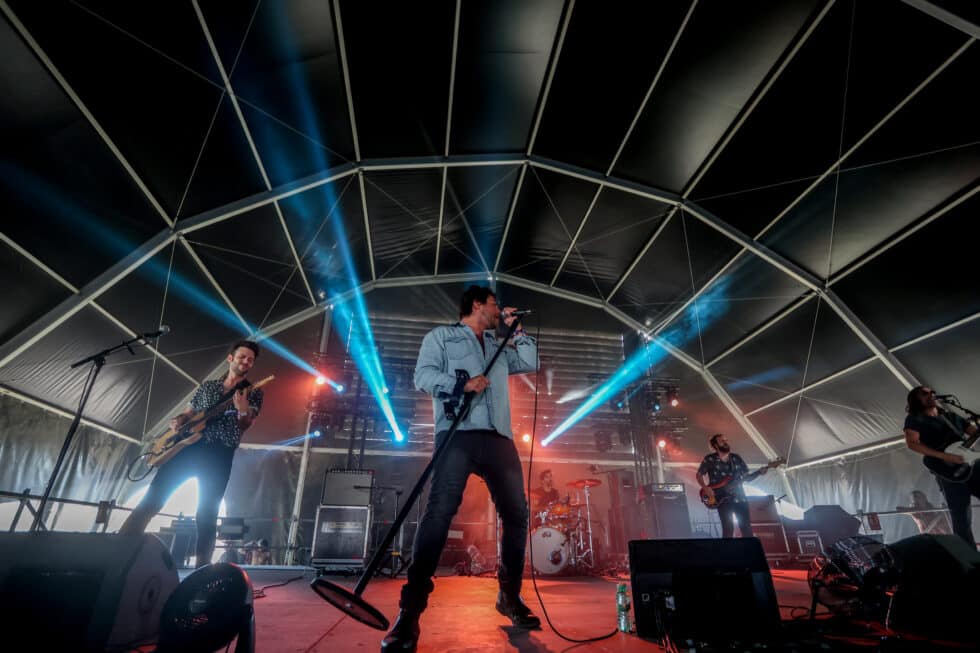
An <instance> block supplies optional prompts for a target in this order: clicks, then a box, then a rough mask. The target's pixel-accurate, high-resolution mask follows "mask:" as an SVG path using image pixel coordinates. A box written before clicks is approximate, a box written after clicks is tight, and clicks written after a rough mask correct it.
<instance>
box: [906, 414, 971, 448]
mask: <svg viewBox="0 0 980 653" xmlns="http://www.w3.org/2000/svg"><path fill="white" fill-rule="evenodd" d="M939 414H940V415H941V416H942V417H932V416H930V415H926V414H922V413H920V414H918V415H909V416H908V417H906V418H905V428H907V429H911V430H913V431H918V433H919V441H920V442H921V443H922V444H924V445H926V446H927V447H930V448H932V449H935V450H937V451H942V450H943V449H945V448H946V447H948V446H949V445H951V444H953V443H954V442H958V441H960V440H962V439H963V436H962V433H963V432H964V431H966V427H967V426H968V425H967V422H966V420H965V419H963V418H962V417H960V416H959V415H957V414H955V413H946V412H940V413H939ZM943 417H945V418H946V419H945V420H944V419H943ZM947 421H948V422H949V423H948V424H947ZM950 425H952V426H953V428H950ZM954 429H955V430H954Z"/></svg>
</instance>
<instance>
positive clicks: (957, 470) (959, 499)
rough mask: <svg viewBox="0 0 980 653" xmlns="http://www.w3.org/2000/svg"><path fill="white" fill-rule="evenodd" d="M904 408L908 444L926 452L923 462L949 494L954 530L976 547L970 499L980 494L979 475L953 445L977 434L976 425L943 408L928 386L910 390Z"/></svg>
mask: <svg viewBox="0 0 980 653" xmlns="http://www.w3.org/2000/svg"><path fill="white" fill-rule="evenodd" d="M905 410H906V411H907V412H908V417H906V418H905V444H906V446H907V447H908V448H909V449H911V450H912V451H915V452H917V453H921V454H923V458H922V462H923V464H924V465H925V466H926V467H927V468H929V471H931V472H932V473H933V474H934V475H935V476H936V482H938V483H939V489H940V490H942V493H943V496H944V497H946V505H947V506H948V507H949V517H950V520H951V521H952V522H953V532H954V533H956V534H957V535H959V536H960V537H962V538H963V539H964V540H966V542H967V543H968V544H969V545H970V546H971V547H976V542H975V541H974V539H973V526H972V524H971V517H972V516H971V514H970V513H971V509H970V500H971V497H980V474H975V473H973V465H967V464H965V463H966V462H967V461H966V459H965V458H964V456H963V455H960V454H958V453H955V451H956V448H955V447H951V446H950V445H954V444H957V443H959V442H961V441H962V440H963V439H964V436H973V435H976V433H977V427H976V425H975V424H970V423H968V422H967V421H966V420H965V419H963V418H962V417H960V416H959V415H957V414H956V413H953V412H950V411H944V410H940V408H939V403H938V402H937V400H936V393H935V392H933V390H932V388H930V387H928V386H919V387H917V388H912V389H911V390H910V391H909V394H908V397H907V403H906V405H905ZM946 449H951V450H952V451H946ZM968 451H969V450H966V451H964V454H965V453H967V452H968Z"/></svg>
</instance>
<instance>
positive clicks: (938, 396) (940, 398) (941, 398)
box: [933, 393, 956, 401]
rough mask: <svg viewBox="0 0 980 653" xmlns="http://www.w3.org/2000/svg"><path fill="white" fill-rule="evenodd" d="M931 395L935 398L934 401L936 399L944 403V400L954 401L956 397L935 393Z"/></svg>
mask: <svg viewBox="0 0 980 653" xmlns="http://www.w3.org/2000/svg"><path fill="white" fill-rule="evenodd" d="M933 395H934V396H935V397H936V399H938V400H939V401H944V400H946V399H956V395H937V394H935V393H933Z"/></svg>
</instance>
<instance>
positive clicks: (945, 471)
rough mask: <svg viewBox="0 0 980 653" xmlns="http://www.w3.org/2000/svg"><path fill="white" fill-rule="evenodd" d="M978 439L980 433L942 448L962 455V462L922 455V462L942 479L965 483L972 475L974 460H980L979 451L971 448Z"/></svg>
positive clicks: (974, 465) (947, 451)
mask: <svg viewBox="0 0 980 653" xmlns="http://www.w3.org/2000/svg"><path fill="white" fill-rule="evenodd" d="M978 439H980V433H977V434H975V435H973V436H971V437H969V438H968V439H966V440H963V441H962V442H954V443H953V444H951V445H949V446H948V447H946V448H945V449H943V453H951V454H954V455H956V456H963V462H962V463H948V462H946V461H945V460H941V459H939V458H935V457H933V456H926V457H924V458H923V459H922V462H923V463H924V464H925V466H926V467H928V468H929V471H930V472H932V473H933V474H935V475H936V476H938V477H940V478H942V479H945V480H947V481H951V482H953V483H966V482H967V481H969V480H970V479H971V478H972V477H973V470H974V469H975V468H976V462H977V461H978V460H980V452H978V451H974V450H973V446H974V445H975V444H976V443H977V440H978Z"/></svg>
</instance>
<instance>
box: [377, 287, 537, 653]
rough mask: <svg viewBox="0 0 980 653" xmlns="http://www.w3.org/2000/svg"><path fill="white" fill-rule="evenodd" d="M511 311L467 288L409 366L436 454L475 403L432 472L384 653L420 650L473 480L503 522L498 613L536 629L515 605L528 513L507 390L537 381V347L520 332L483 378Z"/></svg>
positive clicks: (527, 614)
mask: <svg viewBox="0 0 980 653" xmlns="http://www.w3.org/2000/svg"><path fill="white" fill-rule="evenodd" d="M514 310H515V309H512V308H505V309H504V310H503V311H502V312H501V310H500V308H499V307H498V306H497V298H496V296H495V295H494V293H493V291H491V290H490V289H489V288H483V287H480V286H470V287H469V288H467V289H466V291H465V292H464V293H463V296H462V299H461V301H460V309H459V316H460V320H459V322H457V323H456V324H454V325H452V326H441V327H436V328H435V329H433V330H432V331H430V332H429V333H427V334H426V336H425V338H423V340H422V347H421V349H420V351H419V357H418V362H417V363H416V366H415V387H416V388H418V389H419V390H421V391H423V392H425V393H427V394H430V395H432V412H433V415H434V417H435V431H436V435H435V440H436V446H439V445H440V444H441V443H442V442H443V438H445V437H446V435H447V434H448V431H449V428H450V426H451V424H452V421H453V417H454V415H455V413H454V410H455V406H456V405H458V402H457V401H456V400H459V399H461V398H462V396H463V393H464V392H466V393H469V392H472V393H475V395H476V396H475V397H474V399H473V403H472V410H471V411H470V413H469V415H468V417H467V418H466V419H465V420H463V422H462V423H461V424H460V426H459V429H458V430H457V431H456V434H455V435H454V436H453V439H452V440H451V441H450V443H449V448H448V449H447V450H446V451H445V453H444V454H443V457H442V458H441V459H440V462H439V465H438V466H436V468H435V469H434V470H433V475H432V488H431V490H430V492H429V500H428V503H427V504H426V507H425V514H424V515H423V517H422V520H421V522H420V523H419V526H418V530H417V532H416V535H415V547H414V554H413V558H412V564H411V565H410V566H409V568H408V582H407V583H406V584H405V585H404V586H403V587H402V592H401V601H400V602H399V607H400V608H401V610H400V612H399V613H398V619H397V621H396V622H395V625H394V626H393V627H392V629H391V631H390V632H389V633H388V635H387V636H386V637H385V638H384V640H382V642H381V650H382V651H387V652H388V653H392V652H393V651H398V652H399V653H405V652H408V651H414V650H415V649H416V646H417V644H418V637H419V617H420V616H421V614H422V611H423V610H425V608H426V605H427V603H428V597H429V594H430V593H431V592H432V590H433V588H434V585H433V583H432V576H433V574H435V571H436V566H437V565H438V562H439V556H440V554H441V553H442V549H443V547H444V546H445V544H446V538H447V536H448V534H449V524H450V521H451V520H452V518H453V515H455V514H456V510H457V509H458V508H459V504H460V502H461V501H462V500H463V489H464V488H465V487H466V480H467V479H468V478H469V476H470V474H471V473H475V474H477V475H479V476H480V477H481V478H482V479H483V480H484V481H486V484H487V488H488V489H489V490H490V496H491V497H493V501H494V504H495V505H496V507H497V512H498V513H499V514H500V518H501V520H502V522H503V536H502V541H501V556H500V569H499V571H498V572H497V580H498V582H499V585H500V591H499V592H498V594H497V603H496V607H497V611H498V612H500V613H501V614H503V615H504V616H506V617H507V618H509V619H510V620H511V622H512V623H513V624H514V625H515V626H518V627H520V628H536V627H538V626H540V625H541V621H540V620H539V619H538V618H537V617H536V616H534V615H533V614H531V610H530V609H529V608H528V607H527V605H525V604H524V601H523V600H522V599H521V596H520V591H521V573H522V571H523V570H524V546H525V542H526V539H527V519H528V508H527V498H526V497H525V496H524V489H523V488H524V474H523V471H522V469H521V462H520V459H519V457H518V455H517V448H516V447H515V446H514V439H513V434H512V433H511V426H510V398H509V396H508V389H507V376H508V375H509V374H523V373H525V372H533V371H534V370H535V369H536V368H537V343H536V342H535V340H534V338H532V337H530V336H528V335H527V334H526V333H525V332H524V330H523V329H518V330H517V331H516V333H515V335H514V338H513V340H512V341H511V342H509V343H507V344H506V345H505V349H504V351H503V353H502V354H501V356H500V358H498V359H497V362H496V363H494V366H493V367H492V368H491V370H490V372H489V373H488V375H487V376H483V369H484V367H485V366H486V365H487V363H489V362H490V359H491V358H492V357H493V354H494V352H495V351H496V348H497V346H498V344H499V343H498V340H497V336H496V331H495V330H496V328H497V326H498V324H499V322H500V320H501V319H502V320H503V321H504V322H505V323H506V324H507V325H508V326H510V324H511V322H512V321H513V320H514V319H516V318H515V317H514V316H513V311H514Z"/></svg>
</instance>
